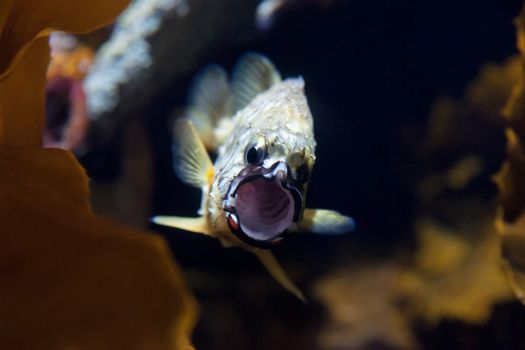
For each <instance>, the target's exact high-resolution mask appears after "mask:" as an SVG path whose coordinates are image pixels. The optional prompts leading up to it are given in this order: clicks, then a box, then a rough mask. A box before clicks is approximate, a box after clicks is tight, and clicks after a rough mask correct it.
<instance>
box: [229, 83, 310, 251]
mask: <svg viewBox="0 0 525 350" xmlns="http://www.w3.org/2000/svg"><path fill="white" fill-rule="evenodd" d="M303 84H304V83H303V82H302V79H300V80H299V79H297V80H296V79H293V80H292V79H290V80H287V81H284V82H282V83H279V84H277V86H275V87H274V88H272V89H270V90H269V91H268V92H266V93H264V94H261V96H258V97H257V98H256V99H255V100H254V102H253V104H250V105H249V106H248V107H247V108H246V109H245V110H243V111H242V112H241V115H239V116H238V117H239V125H238V128H239V129H237V130H236V132H234V134H233V135H232V140H235V142H234V143H232V145H235V147H237V148H238V151H237V152H238V156H237V157H233V158H232V159H235V163H236V165H237V166H236V168H237V169H238V171H237V172H236V173H235V176H233V177H232V180H231V182H230V184H229V186H228V187H227V190H226V193H225V194H224V197H223V198H224V201H223V211H224V213H225V215H226V219H227V222H228V226H229V228H230V230H231V232H232V233H233V234H234V235H236V236H237V237H238V238H240V239H241V240H242V241H244V242H245V243H248V244H250V245H253V246H257V247H263V248H264V247H269V246H271V245H273V244H276V243H278V242H280V241H281V240H282V239H283V238H284V237H285V235H286V234H288V233H291V232H293V231H295V229H296V225H297V223H298V222H299V221H300V220H301V218H302V214H303V210H304V203H305V195H306V190H307V187H308V182H309V180H310V175H311V172H312V168H313V166H314V162H315V155H314V151H315V141H314V138H313V130H312V120H311V114H310V110H309V109H308V106H307V103H306V98H305V96H304V92H303ZM243 127H246V129H245V130H244V132H243V131H242V130H243V129H242V128H243ZM232 151H233V150H232Z"/></svg>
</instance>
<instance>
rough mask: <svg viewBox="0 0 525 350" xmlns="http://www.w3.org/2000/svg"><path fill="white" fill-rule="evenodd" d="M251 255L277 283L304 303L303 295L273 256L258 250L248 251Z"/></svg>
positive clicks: (266, 251) (268, 252)
mask: <svg viewBox="0 0 525 350" xmlns="http://www.w3.org/2000/svg"><path fill="white" fill-rule="evenodd" d="M249 250H250V251H251V252H252V253H253V254H255V255H256V256H257V258H259V260H260V261H261V263H262V264H263V265H264V267H265V268H266V270H268V272H269V273H270V275H272V276H273V278H275V279H276V280H277V282H279V283H280V284H281V285H282V286H283V287H284V288H286V289H287V290H288V291H289V292H290V293H292V294H293V295H295V296H296V297H297V298H299V299H301V301H303V302H304V303H306V299H305V297H304V295H303V293H302V292H301V291H300V290H299V288H298V287H297V286H296V285H295V284H294V283H293V281H292V280H291V279H290V277H289V276H288V274H287V273H286V272H285V271H284V270H283V268H282V266H281V264H279V262H278V261H277V259H276V258H275V256H274V255H273V254H272V252H271V251H269V250H263V249H258V248H251V249H249Z"/></svg>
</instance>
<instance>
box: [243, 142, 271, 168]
mask: <svg viewBox="0 0 525 350" xmlns="http://www.w3.org/2000/svg"><path fill="white" fill-rule="evenodd" d="M264 158H266V147H265V146H264V145H263V144H261V143H254V144H252V145H250V146H248V147H247V148H246V153H245V155H244V159H245V161H246V163H248V164H252V165H259V164H261V163H262V162H263V160H264Z"/></svg>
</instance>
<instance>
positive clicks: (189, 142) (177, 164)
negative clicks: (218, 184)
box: [173, 119, 214, 189]
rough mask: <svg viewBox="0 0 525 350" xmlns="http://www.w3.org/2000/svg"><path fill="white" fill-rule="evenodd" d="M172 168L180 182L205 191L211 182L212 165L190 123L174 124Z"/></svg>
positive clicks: (183, 120)
mask: <svg viewBox="0 0 525 350" xmlns="http://www.w3.org/2000/svg"><path fill="white" fill-rule="evenodd" d="M173 156H174V168H175V172H176V173H177V175H178V176H179V178H180V180H181V181H183V182H185V183H187V184H190V185H193V186H195V187H198V188H201V189H205V188H208V186H210V185H211V183H212V182H213V176H214V171H213V164H212V162H211V159H210V156H209V155H208V153H207V152H206V148H205V147H204V144H203V143H202V141H201V140H200V138H199V135H198V134H197V131H196V130H195V128H194V127H193V124H192V122H191V121H189V120H187V119H181V120H177V122H175V144H174V149H173Z"/></svg>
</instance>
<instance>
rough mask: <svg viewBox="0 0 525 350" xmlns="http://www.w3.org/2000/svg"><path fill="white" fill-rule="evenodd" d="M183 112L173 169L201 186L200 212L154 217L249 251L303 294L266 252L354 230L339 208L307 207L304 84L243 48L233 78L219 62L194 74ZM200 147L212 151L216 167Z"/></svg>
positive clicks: (311, 158) (308, 118)
mask: <svg viewBox="0 0 525 350" xmlns="http://www.w3.org/2000/svg"><path fill="white" fill-rule="evenodd" d="M188 115H189V118H187V119H183V120H179V121H177V122H176V128H175V145H176V146H175V147H174V156H175V157H174V158H175V171H176V172H177V174H178V175H179V177H180V178H181V180H183V181H185V182H187V183H188V184H191V185H194V186H196V187H200V188H201V189H202V202H201V208H200V210H199V214H200V215H201V216H199V217H196V218H182V217H166V216H158V217H155V218H153V221H154V222H156V223H158V224H161V225H166V226H172V227H176V228H179V229H183V230H187V231H192V232H197V233H203V234H207V235H209V236H213V237H215V238H218V239H219V240H220V241H221V242H222V243H223V245H224V246H228V247H229V246H240V247H242V248H244V249H246V250H248V251H251V252H252V253H254V254H255V255H256V256H257V257H258V258H259V259H260V260H261V262H262V263H263V264H264V265H265V267H266V268H267V269H268V271H269V272H270V273H271V274H272V275H273V276H274V278H276V279H277V280H278V281H279V282H280V283H281V284H282V285H283V286H284V287H285V288H287V289H288V290H289V291H291V292H292V293H293V294H295V295H296V296H298V297H299V298H301V299H303V300H304V297H303V295H302V293H301V292H300V291H299V289H298V288H297V287H296V286H295V285H294V284H293V282H292V281H291V280H290V278H289V277H288V276H287V274H286V273H285V272H284V270H283V269H282V268H281V266H280V265H279V263H278V262H277V260H276V259H275V258H274V256H273V255H272V253H271V252H270V251H269V250H268V249H266V248H270V247H271V246H273V245H274V244H276V243H278V242H280V241H281V240H282V239H283V238H284V237H285V236H286V235H288V234H292V233H294V232H296V231H304V232H314V233H321V234H339V233H344V232H347V231H350V230H352V229H353V226H354V223H353V220H352V219H351V218H349V217H347V216H344V215H341V214H339V213H338V212H335V211H332V210H325V209H305V197H306V192H307V188H308V183H309V180H310V175H311V172H312V169H313V166H314V163H315V147H316V142H315V138H314V131H313V118H312V114H311V112H310V108H309V107H308V102H307V99H306V96H305V93H304V80H303V79H302V78H293V79H286V80H284V81H282V80H281V77H280V74H279V73H278V72H277V70H276V69H275V67H274V66H273V64H272V63H271V62H270V61H269V60H268V59H267V58H265V57H264V56H261V55H258V54H247V55H245V56H244V57H243V58H242V59H241V60H240V62H239V63H238V64H237V68H236V69H235V71H234V74H233V79H232V82H231V83H229V82H228V81H227V75H226V73H225V72H224V70H223V69H222V68H220V67H218V66H211V67H209V68H208V69H206V70H205V71H204V72H203V73H201V75H200V76H199V77H198V79H197V80H196V82H195V83H194V86H193V88H192V93H191V97H190V108H189V109H188ZM231 115H233V116H231ZM206 147H207V148H208V149H211V150H212V151H214V150H215V151H216V152H217V159H216V161H215V164H212V163H211V160H210V158H209V156H208V154H207V151H206Z"/></svg>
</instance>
